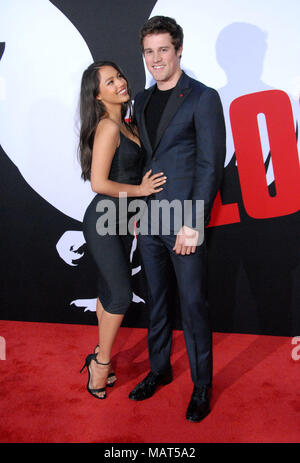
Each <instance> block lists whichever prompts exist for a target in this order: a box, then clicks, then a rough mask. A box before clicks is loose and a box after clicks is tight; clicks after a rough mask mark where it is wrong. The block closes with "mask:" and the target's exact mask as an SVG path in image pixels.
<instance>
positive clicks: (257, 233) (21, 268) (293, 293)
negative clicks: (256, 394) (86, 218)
mask: <svg viewBox="0 0 300 463" xmlns="http://www.w3.org/2000/svg"><path fill="white" fill-rule="evenodd" d="M52 3H53V5H55V6H56V7H57V8H58V9H60V11H61V12H62V13H63V14H64V15H66V16H67V17H68V19H69V20H70V21H71V22H72V23H73V24H74V26H75V27H76V28H77V29H78V30H79V32H80V33H81V35H82V37H83V38H84V39H85V41H86V43H87V45H88V47H89V49H90V51H91V54H92V56H93V58H94V59H95V60H96V59H103V58H107V59H112V60H115V61H116V62H118V63H119V64H120V65H121V66H122V67H123V68H124V70H125V72H126V74H127V75H128V78H129V80H130V82H131V83H132V88H133V94H134V93H135V92H136V91H139V90H140V89H142V88H143V87H144V84H145V73H144V68H143V63H142V57H141V54H140V48H139V41H138V30H139V28H140V25H141V24H142V23H143V22H144V20H145V19H147V17H148V16H149V14H150V12H151V10H152V8H153V7H154V5H155V3H156V2H155V1H143V2H136V1H133V0H131V1H128V2H123V1H115V2H113V4H112V2H109V1H107V0H103V1H101V2H99V1H97V0H90V1H89V2H88V6H87V5H86V4H84V5H83V2H81V1H79V0H61V1H59V0H57V1H55V0H53V1H52ZM124 18H125V19H124ZM237 40H238V38H237ZM4 55H5V43H0V59H1V57H2V56H4ZM0 66H1V62H0ZM0 162H1V169H0V189H1V200H0V201H1V234H0V241H1V256H2V291H1V300H0V302H1V318H2V319H12V320H28V321H49V322H64V323H83V324H84V323H87V324H94V323H96V319H95V314H94V313H91V312H83V311H82V310H81V309H77V308H76V309H72V308H70V307H69V306H68V304H69V302H70V301H71V300H73V299H74V297H83V298H94V297H95V288H96V274H95V269H94V266H93V264H92V262H91V260H90V258H89V256H88V254H87V253H86V251H85V254H84V256H83V257H82V258H81V259H80V260H79V261H78V263H79V265H78V266H77V267H71V266H68V265H67V264H66V263H65V262H64V261H63V260H61V259H60V258H59V256H58V255H57V252H56V249H55V245H56V243H57V241H58V239H59V238H60V236H61V235H62V234H63V233H64V232H65V231H66V230H81V223H80V222H77V221H76V220H73V219H70V218H69V217H67V216H66V215H64V214H63V213H60V212H59V211H58V210H57V209H55V208H54V207H52V206H51V205H50V204H49V203H48V202H47V201H45V200H44V199H43V198H41V197H40V196H39V195H38V194H37V193H35V192H34V191H33V189H32V188H31V187H30V186H29V185H28V184H27V183H26V182H25V180H24V179H23V177H22V176H21V174H20V172H19V170H18V169H17V167H16V166H15V165H14V164H13V163H12V162H11V161H10V159H9V158H8V157H7V155H6V154H5V152H4V151H3V150H2V148H0ZM267 167H268V166H267V164H266V168H267ZM269 188H270V193H271V194H274V185H273V184H270V185H269ZM221 195H222V201H223V203H224V204H230V203H238V208H239V213H240V217H241V222H240V223H236V224H231V225H226V226H220V227H214V228H210V229H208V230H207V238H208V244H209V262H208V264H209V275H208V295H209V303H210V309H211V314H212V322H213V328H214V330H216V331H233V332H248V333H265V334H275V335H276V334H277V335H298V334H299V331H300V315H299V312H300V311H299V300H300V294H299V291H300V290H299V285H298V281H299V279H300V269H299V242H298V241H299V240H298V239H297V237H298V236H299V231H300V217H299V213H296V214H292V215H290V216H285V217H278V218H274V219H266V220H255V219H253V218H251V217H249V216H248V215H247V213H246V211H245V209H244V205H243V199H242V195H241V189H240V183H239V176H238V171H237V167H236V163H235V157H234V156H233V157H232V159H231V162H230V163H229V164H228V166H227V167H226V169H225V177H224V182H223V185H222V191H221ZM78 251H80V250H78ZM135 259H138V255H137V254H136V255H135ZM133 266H135V263H133ZM134 285H135V287H136V289H137V290H136V292H137V294H140V295H145V298H146V289H145V285H144V279H143V274H142V273H139V274H138V275H136V276H135V278H134ZM79 290H80V291H81V292H82V294H78V291H79ZM173 296H174V300H173V305H172V309H174V307H175V309H176V315H177V319H178V324H177V326H180V320H179V314H178V312H177V311H178V306H177V303H176V297H175V296H176V292H174V295H173ZM124 324H125V325H127V326H146V324H147V307H145V306H143V307H141V304H133V305H132V309H131V310H130V311H129V313H128V316H127V318H126V319H125V322H124Z"/></svg>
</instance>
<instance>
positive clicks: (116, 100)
mask: <svg viewBox="0 0 300 463" xmlns="http://www.w3.org/2000/svg"><path fill="white" fill-rule="evenodd" d="M98 72H99V80H100V84H99V94H98V96H97V99H99V100H101V101H102V102H103V103H104V105H105V106H109V105H114V104H122V103H126V102H127V101H128V100H129V94H128V85H127V82H126V79H125V78H124V77H123V76H122V74H120V72H119V71H117V69H115V68H114V67H112V66H103V67H101V68H100V69H99V71H98Z"/></svg>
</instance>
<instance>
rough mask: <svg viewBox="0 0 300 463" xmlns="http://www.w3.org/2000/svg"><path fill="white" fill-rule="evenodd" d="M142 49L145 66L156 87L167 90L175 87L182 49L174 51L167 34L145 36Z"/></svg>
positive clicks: (179, 70)
mask: <svg viewBox="0 0 300 463" xmlns="http://www.w3.org/2000/svg"><path fill="white" fill-rule="evenodd" d="M143 47H144V56H145V62H146V66H147V68H148V71H149V72H150V73H151V75H152V76H153V78H154V79H155V80H156V82H157V85H158V87H159V88H161V89H163V90H168V89H169V88H172V87H173V86H175V85H176V83H177V80H178V78H179V76H180V74H181V69H180V56H181V53H182V47H180V48H179V49H178V50H177V51H176V50H175V48H174V45H173V44H172V41H171V35H170V34H169V33H168V32H166V33H161V34H150V35H146V37H145V38H144V41H143Z"/></svg>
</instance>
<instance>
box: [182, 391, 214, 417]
mask: <svg viewBox="0 0 300 463" xmlns="http://www.w3.org/2000/svg"><path fill="white" fill-rule="evenodd" d="M210 397H211V386H210V385H204V386H194V390H193V393H192V397H191V400H190V403H189V406H188V408H187V411H186V419H187V420H189V421H194V422H198V421H201V420H203V418H205V417H206V416H207V415H208V414H209V412H210V405H209V401H210Z"/></svg>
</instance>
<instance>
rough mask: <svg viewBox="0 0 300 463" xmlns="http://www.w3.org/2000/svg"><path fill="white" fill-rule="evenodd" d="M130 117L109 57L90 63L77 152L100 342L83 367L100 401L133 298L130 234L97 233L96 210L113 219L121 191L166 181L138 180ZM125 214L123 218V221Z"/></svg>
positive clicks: (138, 155) (145, 191)
mask: <svg viewBox="0 0 300 463" xmlns="http://www.w3.org/2000/svg"><path fill="white" fill-rule="evenodd" d="M130 115H131V102H130V90H129V87H128V82H127V80H126V78H125V77H124V75H123V73H122V71H121V70H120V69H119V67H118V66H116V64H114V63H112V62H108V61H103V62H95V63H93V64H92V65H90V66H89V67H88V68H87V69H86V70H85V71H84V73H83V76H82V82H81V93H80V117H81V130H80V142H79V154H80V162H81V168H82V178H83V179H84V180H89V181H90V182H91V187H92V190H93V191H94V192H96V193H97V195H96V196H95V198H94V199H93V200H92V202H91V204H90V205H89V207H88V208H87V210H86V213H85V216H84V220H83V232H84V236H85V239H86V242H87V246H88V248H89V251H90V253H91V255H92V256H93V258H94V260H95V262H96V265H97V268H98V272H99V287H98V291H99V293H98V295H99V297H98V299H97V308H96V312H97V318H98V326H99V345H98V346H97V347H96V349H95V352H94V353H93V354H90V355H88V357H87V358H86V362H85V365H84V367H85V366H86V367H87V369H88V374H89V378H88V383H87V389H88V391H89V392H90V393H91V394H92V395H93V396H94V397H96V398H97V399H105V397H106V391H105V388H106V385H107V386H112V385H113V384H114V383H115V381H116V377H115V374H114V372H113V371H112V368H111V364H110V357H111V351H112V347H113V343H114V340H115V338H116V336H117V333H118V330H119V327H120V325H121V323H122V320H123V318H124V314H125V313H126V310H127V309H128V308H129V306H130V304H131V300H132V291H131V285H130V260H129V256H130V250H131V244H132V239H133V236H132V235H131V234H129V233H127V234H126V235H122V234H106V235H105V234H101V230H99V227H97V228H96V223H97V221H98V220H99V217H100V216H101V214H100V213H99V212H98V211H99V210H100V209H102V211H103V210H104V209H105V208H104V207H101V200H102V205H104V206H105V205H107V200H108V199H109V200H111V201H113V205H114V206H115V207H116V209H117V210H116V215H115V216H114V215H113V217H117V218H118V217H119V214H118V209H119V194H120V193H126V195H127V197H128V203H129V200H130V198H137V197H143V196H148V195H150V194H152V193H155V192H158V191H161V190H162V185H163V184H164V183H165V181H166V179H165V177H163V175H162V173H160V174H155V175H151V171H148V172H147V173H146V174H145V175H144V177H143V179H142V182H141V171H142V162H143V157H142V150H141V146H140V141H139V138H138V133H137V129H136V126H135V125H134V123H133V122H132V121H131V119H130ZM125 116H126V118H128V117H129V119H126V120H125ZM105 201H106V202H105ZM96 208H97V210H96ZM129 218H130V217H129V216H126V217H125V221H128V220H129ZM123 219H124V217H123ZM98 224H99V221H98ZM98 224H97V225H98ZM122 225H124V223H123V224H122ZM115 226H116V229H117V231H118V230H119V227H120V226H121V223H119V221H118V220H116V223H115ZM123 228H124V227H123ZM84 367H83V368H84Z"/></svg>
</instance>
